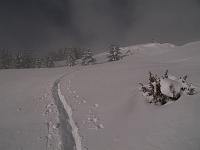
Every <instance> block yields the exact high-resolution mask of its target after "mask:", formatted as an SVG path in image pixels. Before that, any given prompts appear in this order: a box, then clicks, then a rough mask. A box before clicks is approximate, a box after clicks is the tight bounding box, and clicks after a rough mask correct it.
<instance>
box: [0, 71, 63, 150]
mask: <svg viewBox="0 0 200 150" xmlns="http://www.w3.org/2000/svg"><path fill="white" fill-rule="evenodd" d="M64 72H65V69H64V68H59V69H58V68H57V69H19V70H0V149H1V150H46V149H48V150H59V144H60V136H59V133H58V129H57V127H56V126H57V124H58V123H59V118H58V117H57V116H58V112H57V109H56V106H55V105H54V100H53V97H52V93H51V88H52V85H53V82H54V80H56V79H57V78H58V77H60V75H61V74H63V73H64Z"/></svg>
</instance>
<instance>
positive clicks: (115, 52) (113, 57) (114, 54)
mask: <svg viewBox="0 0 200 150" xmlns="http://www.w3.org/2000/svg"><path fill="white" fill-rule="evenodd" d="M120 55H121V52H120V48H119V46H116V45H111V47H110V50H109V56H108V58H109V61H117V60H120V59H121V56H120Z"/></svg>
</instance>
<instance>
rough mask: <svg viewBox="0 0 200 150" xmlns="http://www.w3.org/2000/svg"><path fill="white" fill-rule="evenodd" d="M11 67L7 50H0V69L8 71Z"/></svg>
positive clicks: (10, 59)
mask: <svg viewBox="0 0 200 150" xmlns="http://www.w3.org/2000/svg"><path fill="white" fill-rule="evenodd" d="M11 65H12V55H11V53H10V52H9V51H8V49H1V51H0V68H3V69H8V68H10V67H11Z"/></svg>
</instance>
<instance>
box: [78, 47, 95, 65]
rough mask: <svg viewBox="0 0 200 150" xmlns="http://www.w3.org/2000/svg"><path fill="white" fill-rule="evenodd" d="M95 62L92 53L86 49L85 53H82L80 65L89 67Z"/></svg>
mask: <svg viewBox="0 0 200 150" xmlns="http://www.w3.org/2000/svg"><path fill="white" fill-rule="evenodd" d="M94 62H95V59H94V58H93V54H92V51H91V50H90V49H88V50H87V51H85V52H84V54H83V58H82V63H81V64H82V65H89V64H93V63H94Z"/></svg>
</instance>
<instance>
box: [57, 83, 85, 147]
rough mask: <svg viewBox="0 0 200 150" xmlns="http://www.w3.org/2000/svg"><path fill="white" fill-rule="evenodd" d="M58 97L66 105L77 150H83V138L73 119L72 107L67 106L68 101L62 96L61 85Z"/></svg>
mask: <svg viewBox="0 0 200 150" xmlns="http://www.w3.org/2000/svg"><path fill="white" fill-rule="evenodd" d="M58 96H59V98H60V100H61V102H62V103H63V105H64V108H65V110H66V112H67V114H68V116H69V124H70V125H71V128H72V134H73V137H74V140H75V144H76V150H82V147H81V137H80V135H79V133H78V127H77V126H76V124H75V122H74V120H73V118H72V109H71V107H70V106H69V105H68V104H67V101H66V100H65V97H64V96H63V95H62V93H61V91H60V84H58Z"/></svg>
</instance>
